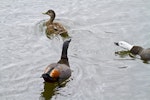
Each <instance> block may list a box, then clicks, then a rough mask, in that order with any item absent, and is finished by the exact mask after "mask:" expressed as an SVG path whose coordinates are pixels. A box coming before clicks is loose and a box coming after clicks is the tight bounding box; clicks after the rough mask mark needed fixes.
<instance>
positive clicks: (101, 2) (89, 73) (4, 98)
mask: <svg viewBox="0 0 150 100" xmlns="http://www.w3.org/2000/svg"><path fill="white" fill-rule="evenodd" d="M48 9H53V10H55V11H56V14H57V18H56V21H58V22H61V23H62V24H63V25H64V26H65V27H66V28H67V30H68V31H69V34H70V36H71V37H72V41H71V43H70V47H69V50H68V53H69V54H68V56H69V61H70V65H71V69H72V76H71V78H70V79H69V80H68V81H67V82H66V83H63V84H62V86H61V87H58V86H57V84H48V83H44V81H43V79H42V78H40V77H41V74H42V73H43V70H44V68H45V67H46V66H47V65H49V64H50V63H52V62H57V61H58V60H59V57H60V54H61V47H62V43H63V40H62V38H61V37H59V36H58V37H55V38H53V39H52V40H50V39H48V38H47V37H46V36H45V33H44V28H43V26H42V25H43V23H44V22H45V21H46V20H47V19H48V16H44V15H42V12H45V11H47V10H48ZM149 18H150V1H148V0H113V1H112V0H93V1H90V0H82V1H81V0H76V1H72V0H71V1H66V0H61V1H60V0H55V1H53V0H32V1H31V0H1V1H0V27H1V30H0V53H1V55H0V62H1V63H0V100H49V99H52V100H149V98H150V96H149V93H150V77H149V76H150V64H146V63H143V61H142V60H140V59H133V58H132V57H130V56H128V55H127V56H123V57H122V56H118V55H116V54H115V52H116V51H119V50H122V48H119V47H116V46H115V45H114V42H116V41H120V40H125V41H127V42H129V43H131V44H136V45H141V46H143V47H145V48H148V47H150V41H149V39H150V19H149Z"/></svg>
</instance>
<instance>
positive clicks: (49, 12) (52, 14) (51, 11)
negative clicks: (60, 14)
mask: <svg viewBox="0 0 150 100" xmlns="http://www.w3.org/2000/svg"><path fill="white" fill-rule="evenodd" d="M43 14H45V15H49V16H50V17H51V18H55V12H54V10H48V11H47V12H45V13H43Z"/></svg>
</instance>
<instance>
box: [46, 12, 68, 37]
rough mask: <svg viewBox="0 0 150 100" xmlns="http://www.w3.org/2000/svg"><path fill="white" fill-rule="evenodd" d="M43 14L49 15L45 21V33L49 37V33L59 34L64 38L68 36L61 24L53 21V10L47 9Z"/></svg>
mask: <svg viewBox="0 0 150 100" xmlns="http://www.w3.org/2000/svg"><path fill="white" fill-rule="evenodd" d="M43 14H45V15H48V16H50V19H49V20H48V21H47V22H46V24H45V25H46V26H47V28H46V35H47V37H48V38H50V37H51V35H53V34H55V35H61V36H62V37H64V38H66V37H69V35H68V32H67V30H66V29H65V28H64V27H63V25H61V24H60V23H57V22H54V19H55V17H56V14H55V12H54V10H48V11H47V12H45V13H43Z"/></svg>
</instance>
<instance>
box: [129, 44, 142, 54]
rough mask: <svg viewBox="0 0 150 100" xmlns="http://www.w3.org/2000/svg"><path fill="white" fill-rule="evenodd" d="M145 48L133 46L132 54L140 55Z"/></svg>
mask: <svg viewBox="0 0 150 100" xmlns="http://www.w3.org/2000/svg"><path fill="white" fill-rule="evenodd" d="M142 50H143V48H142V47H140V46H133V48H132V49H131V50H130V52H131V53H132V54H134V55H140V54H141V52H142Z"/></svg>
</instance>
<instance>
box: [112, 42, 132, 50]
mask: <svg viewBox="0 0 150 100" xmlns="http://www.w3.org/2000/svg"><path fill="white" fill-rule="evenodd" d="M114 44H115V45H117V46H119V47H122V48H124V49H127V50H131V49H132V48H133V45H131V44H129V43H127V42H125V41H119V42H114Z"/></svg>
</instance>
